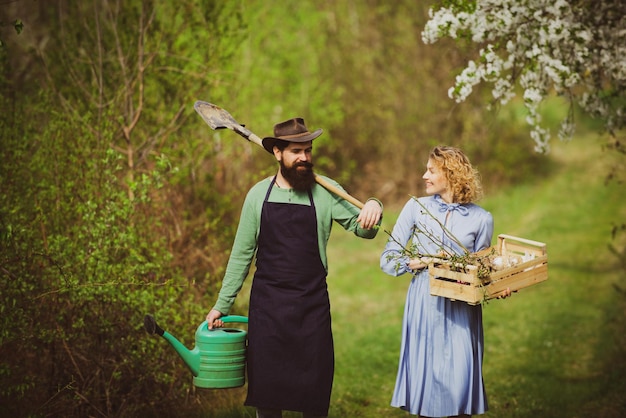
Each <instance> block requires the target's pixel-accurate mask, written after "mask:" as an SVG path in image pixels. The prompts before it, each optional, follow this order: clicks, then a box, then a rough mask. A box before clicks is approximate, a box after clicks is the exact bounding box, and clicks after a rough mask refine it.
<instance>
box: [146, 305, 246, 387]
mask: <svg viewBox="0 0 626 418" xmlns="http://www.w3.org/2000/svg"><path fill="white" fill-rule="evenodd" d="M220 319H221V320H222V321H224V322H241V323H246V324H247V323H248V318H247V317H245V316H239V315H228V316H223V317H221V318H220ZM143 326H144V328H145V329H146V331H147V332H148V334H158V335H160V336H161V337H163V338H165V339H166V340H167V341H168V342H169V343H170V344H171V345H172V347H174V349H175V350H176V352H177V353H178V355H180V357H181V358H182V359H183V360H184V361H185V363H186V364H187V366H188V367H189V369H190V370H191V373H193V376H194V377H193V384H194V386H197V387H199V388H209V389H224V388H236V387H239V386H243V385H244V383H245V380H246V378H245V369H246V336H247V334H248V333H247V332H246V331H245V330H242V329H238V328H214V329H212V330H210V329H209V327H208V324H207V321H204V322H203V323H201V324H200V326H199V327H198V329H197V330H196V346H195V347H194V348H193V350H188V349H187V348H186V347H185V346H184V345H183V344H182V343H181V342H180V341H178V340H177V339H176V338H175V337H174V336H173V335H171V334H170V333H168V332H167V331H164V330H163V329H162V328H161V327H159V326H158V325H157V323H156V320H155V319H154V317H153V316H152V315H146V316H145V317H144V320H143Z"/></svg>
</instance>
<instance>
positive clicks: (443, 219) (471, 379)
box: [380, 195, 493, 417]
mask: <svg viewBox="0 0 626 418" xmlns="http://www.w3.org/2000/svg"><path fill="white" fill-rule="evenodd" d="M418 200H419V202H421V203H422V204H423V205H424V207H422V206H420V204H419V203H417V201H415V199H413V198H412V199H410V200H409V201H408V202H407V203H406V205H405V206H404V208H403V209H402V212H401V213H400V215H399V216H398V220H397V221H396V224H395V226H394V228H393V231H392V233H391V237H393V239H392V238H391V237H390V238H389V240H388V242H387V244H386V246H385V250H384V251H383V253H382V255H381V258H380V267H381V269H382V270H383V271H384V272H385V273H387V274H389V275H391V276H400V275H402V274H404V273H409V274H412V275H413V278H412V279H411V283H410V285H409V289H408V293H407V297H406V304H405V308H404V318H403V321H402V344H401V349H400V360H399V365H398V374H397V378H396V386H395V389H394V393H393V398H392V401H391V406H394V407H398V408H401V409H404V410H406V411H409V412H410V413H411V414H416V415H421V416H426V417H443V416H450V415H459V414H470V415H475V414H482V413H484V412H486V411H487V396H486V393H485V388H484V384H483V378H482V360H483V342H484V341H483V324H482V307H481V305H475V306H472V305H469V304H467V303H465V302H461V301H452V300H450V299H447V298H444V297H439V296H431V294H430V286H429V283H428V269H424V270H422V271H420V272H418V273H416V274H414V273H413V272H411V271H410V270H409V268H408V261H409V257H408V256H406V255H402V254H401V250H402V248H401V246H400V243H402V245H404V247H405V248H408V245H407V244H406V243H407V242H409V241H412V243H413V245H414V246H416V248H418V250H419V252H420V253H421V254H438V253H439V252H440V251H441V248H442V243H443V246H444V248H446V249H448V250H449V251H450V250H451V251H454V252H455V253H457V254H461V253H462V252H463V250H462V248H461V247H460V246H458V244H456V243H455V242H453V240H452V239H450V238H449V237H448V236H446V234H445V233H444V229H443V228H442V227H441V225H445V228H446V229H447V230H448V231H450V232H451V233H452V235H453V236H454V237H456V238H457V239H458V240H459V241H460V242H461V243H462V244H463V246H464V247H465V248H466V249H468V250H469V251H470V252H476V251H479V250H481V249H484V248H487V247H489V246H490V245H491V238H492V235H493V217H492V216H491V214H490V213H489V212H487V211H486V210H484V209H483V208H481V207H480V206H477V205H475V204H472V203H470V204H458V203H453V204H446V203H445V202H444V201H443V200H442V199H441V197H440V196H439V195H434V196H428V197H421V198H419V199H418ZM424 208H426V209H427V210H428V212H429V213H430V214H428V213H427V212H426V211H425V210H424ZM433 218H436V219H437V220H438V221H439V222H440V223H441V224H439V223H438V222H437V221H435V220H434V219H433ZM413 231H417V232H416V233H415V234H414V233H413ZM419 231H423V232H424V231H425V232H427V233H426V234H424V233H423V232H421V233H420V232H419ZM428 236H430V237H435V241H436V242H434V241H433V240H432V239H430V238H428ZM396 241H397V242H396Z"/></svg>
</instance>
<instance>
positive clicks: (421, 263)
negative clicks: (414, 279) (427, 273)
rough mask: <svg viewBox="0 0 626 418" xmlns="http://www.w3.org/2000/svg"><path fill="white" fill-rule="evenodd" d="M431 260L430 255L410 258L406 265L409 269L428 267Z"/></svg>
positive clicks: (415, 269)
mask: <svg viewBox="0 0 626 418" xmlns="http://www.w3.org/2000/svg"><path fill="white" fill-rule="evenodd" d="M431 261H432V258H430V257H420V258H411V259H410V260H409V266H408V267H409V269H410V270H411V271H418V270H422V269H425V268H426V267H428V264H430V262H431Z"/></svg>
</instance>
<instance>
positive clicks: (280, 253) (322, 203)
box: [206, 118, 383, 418]
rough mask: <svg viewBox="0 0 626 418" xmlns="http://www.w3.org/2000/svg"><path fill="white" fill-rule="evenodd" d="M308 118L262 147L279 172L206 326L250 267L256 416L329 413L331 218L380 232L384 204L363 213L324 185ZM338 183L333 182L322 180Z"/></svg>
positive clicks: (251, 199) (251, 215) (250, 400)
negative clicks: (318, 180)
mask: <svg viewBox="0 0 626 418" xmlns="http://www.w3.org/2000/svg"><path fill="white" fill-rule="evenodd" d="M321 134H322V129H318V130H316V131H314V132H309V131H308V130H307V127H306V125H305V123H304V120H303V119H302V118H294V119H290V120H288V121H285V122H282V123H279V124H277V125H275V126H274V136H273V137H266V138H263V147H264V148H265V149H266V150H267V151H268V152H270V153H272V154H274V156H275V157H276V160H277V161H278V163H279V165H280V167H279V170H278V172H277V173H276V175H275V176H273V177H270V178H267V179H265V180H262V181H260V182H259V183H257V184H256V185H255V186H253V187H252V189H250V191H249V192H248V195H247V196H246V199H245V202H244V205H243V208H242V212H241V219H240V222H239V227H238V229H237V234H236V236H235V242H234V244H233V249H232V252H231V255H230V259H229V261H228V265H227V268H226V273H225V275H224V280H223V283H222V288H221V290H220V293H219V297H218V300H217V303H216V305H215V306H214V307H213V309H212V310H211V311H210V312H209V314H208V315H207V318H206V319H207V322H208V324H209V328H211V329H212V328H213V327H221V326H223V322H222V321H221V320H220V319H219V318H220V317H221V316H222V315H226V314H228V312H229V310H230V308H231V306H232V304H233V302H234V300H235V297H236V296H237V294H238V293H239V291H240V290H241V286H242V284H243V281H244V279H245V277H246V276H247V274H248V271H249V269H250V264H251V262H252V259H253V258H254V255H255V252H256V272H255V274H254V280H253V282H252V289H251V293H250V308H249V315H248V317H249V319H248V321H249V323H248V358H247V371H248V396H247V399H246V401H245V405H250V406H254V407H256V408H257V417H259V418H270V417H271V418H274V417H281V416H282V410H290V411H300V412H302V413H303V417H305V418H309V417H322V416H327V415H328V408H329V404H330V394H331V388H332V381H333V373H334V351H333V337H332V331H331V318H330V303H329V299H328V291H327V287H326V275H327V272H328V266H327V258H326V244H327V242H328V238H329V236H330V231H331V224H332V221H336V222H337V223H339V224H340V225H341V226H342V227H343V228H344V229H346V230H348V231H352V232H354V234H355V235H356V236H358V237H361V238H367V239H371V238H374V237H375V236H376V233H377V232H378V229H377V228H375V226H376V225H379V224H380V221H381V218H382V211H383V208H382V204H381V203H380V201H378V200H376V199H374V198H371V199H369V200H368V201H367V202H366V203H365V205H364V206H363V209H362V210H360V211H359V209H358V208H357V207H355V206H354V205H352V204H351V203H349V202H348V201H346V200H344V199H343V198H341V197H338V196H336V195H334V194H332V193H330V192H329V191H328V190H326V189H325V188H323V187H322V186H320V185H318V184H317V183H316V181H315V175H314V173H313V164H312V149H313V140H314V139H315V138H317V137H318V136H320V135H321ZM326 180H328V181H329V182H332V184H333V185H335V186H337V187H340V186H339V185H338V184H337V183H336V182H334V181H332V180H330V179H328V178H326Z"/></svg>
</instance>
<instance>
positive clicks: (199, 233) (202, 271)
mask: <svg viewBox="0 0 626 418" xmlns="http://www.w3.org/2000/svg"><path fill="white" fill-rule="evenodd" d="M52 6H54V7H55V8H58V10H59V13H58V14H55V15H51V14H48V13H45V12H43V13H41V14H40V15H39V18H40V19H41V21H40V23H41V25H32V26H31V25H29V27H33V28H37V29H38V30H41V28H46V29H47V30H48V31H47V32H44V35H43V36H42V38H44V39H47V38H49V37H52V38H53V39H55V41H56V42H53V43H51V44H52V45H54V47H49V48H46V47H45V45H46V43H45V42H34V45H33V49H32V50H36V51H37V52H38V56H39V58H40V59H41V60H42V61H43V62H44V63H45V64H46V65H45V66H33V67H31V68H35V70H34V71H31V72H28V73H27V75H30V76H33V75H43V76H44V77H43V78H39V79H37V78H34V79H33V80H31V82H29V83H23V82H22V80H21V79H20V77H18V74H19V72H17V71H15V70H14V69H15V68H17V67H19V66H20V65H21V63H22V62H25V61H28V60H29V59H31V57H30V55H29V54H24V55H22V56H19V54H17V53H15V52H13V51H12V52H13V53H12V54H11V55H6V54H4V51H3V55H2V58H3V61H2V66H1V68H2V71H3V73H2V75H1V76H0V82H1V88H2V95H1V98H2V99H1V100H2V102H1V105H2V106H1V108H2V112H1V113H0V135H1V136H2V138H3V144H2V149H1V155H0V158H1V159H2V161H3V164H2V165H1V166H0V187H1V190H0V191H1V196H0V248H2V251H1V253H0V275H1V276H2V277H3V280H2V281H1V283H2V284H1V285H0V295H1V296H0V297H1V300H0V303H1V305H0V306H1V309H2V314H3V315H2V332H1V333H0V356H1V358H2V361H1V362H0V386H1V387H2V389H1V394H0V397H1V398H2V399H3V402H2V405H1V406H0V414H1V415H18V414H28V415H64V416H86V415H100V416H112V415H114V416H123V415H128V416H150V415H152V416H157V415H159V414H160V411H161V410H162V409H163V408H166V409H170V410H173V409H178V410H181V411H185V408H190V405H191V404H192V403H196V402H198V401H197V400H196V399H195V398H192V399H189V402H187V403H185V402H181V399H185V398H186V397H188V393H187V388H188V385H186V384H183V383H182V382H185V383H187V382H189V380H190V373H189V372H188V371H187V370H186V369H185V368H184V365H182V364H179V360H178V359H177V356H176V355H175V353H172V352H170V349H169V348H168V347H167V346H166V345H165V344H163V343H162V342H161V341H158V339H156V338H150V337H148V336H147V334H146V333H145V331H143V329H142V327H141V323H142V318H143V315H144V314H145V313H148V312H151V313H154V314H155V316H157V318H161V319H163V322H165V323H166V324H167V326H168V328H170V327H171V328H173V329H180V330H181V332H183V330H187V329H194V328H195V326H197V323H198V321H200V320H201V318H203V315H204V312H205V310H206V309H208V307H207V306H206V305H205V304H199V303H198V301H199V298H200V297H205V296H206V295H208V296H210V297H214V293H215V289H214V287H213V286H212V284H213V283H214V282H215V279H214V278H213V274H215V275H217V274H219V268H217V267H215V265H219V264H220V263H221V262H222V260H223V259H224V258H225V252H226V246H225V244H224V243H223V242H222V240H224V241H229V242H230V241H231V240H232V235H229V229H228V228H221V227H220V225H219V221H220V220H221V219H228V217H224V216H222V215H223V214H224V213H225V212H229V211H232V208H231V207H230V205H231V200H230V197H229V195H228V194H227V193H219V191H213V190H212V189H211V188H208V190H209V191H211V193H206V192H205V191H204V190H202V191H201V192H196V191H195V189H194V187H189V186H187V185H185V186H180V187H178V188H176V187H174V186H175V185H176V184H180V183H181V182H187V180H186V176H193V175H194V174H195V175H198V172H199V171H200V170H198V168H197V163H195V165H194V162H193V161H190V160H189V159H187V160H182V159H181V155H183V156H184V155H185V154H186V153H188V152H190V150H192V149H193V148H194V147H196V148H201V147H202V144H201V140H199V139H196V138H195V137H194V136H193V130H190V129H189V128H186V127H185V126H184V125H183V122H184V121H185V120H186V119H187V115H188V114H193V110H192V107H191V106H189V103H190V101H192V98H193V97H194V95H195V94H196V93H197V91H198V89H199V88H201V87H200V85H201V83H200V82H199V80H204V79H205V78H206V77H207V74H208V73H209V72H210V65H211V62H213V61H216V60H219V59H220V57H222V56H226V55H227V53H228V50H227V49H226V48H224V49H220V50H219V51H215V50H205V49H204V48H200V45H203V42H204V41H205V40H206V39H205V38H206V35H208V34H209V33H210V32H208V31H209V30H210V29H211V28H212V27H213V28H215V27H217V26H219V29H220V31H222V32H218V31H217V29H216V30H215V32H216V33H220V34H222V35H224V36H223V37H219V39H222V41H220V42H216V45H217V44H219V43H222V44H223V43H224V42H225V41H228V42H236V40H237V38H236V37H234V36H228V35H227V33H229V32H230V31H234V30H235V29H236V26H237V22H236V14H235V15H231V14H228V15H229V16H231V17H232V16H234V18H233V19H223V20H220V18H219V15H220V13H222V12H224V8H227V6H224V7H221V8H220V7H215V6H216V4H214V3H212V2H203V3H202V5H201V6H197V4H196V2H189V3H188V4H187V5H186V6H187V7H189V8H190V9H189V14H190V16H193V18H194V19H197V20H200V21H201V22H197V21H196V23H197V24H203V25H204V26H205V27H207V32H206V33H205V37H198V36H197V34H196V33H195V32H194V28H192V27H190V26H188V23H189V22H188V21H187V22H185V21H183V20H176V19H177V16H179V15H178V14H177V13H174V11H173V10H169V11H168V10H164V9H163V8H157V7H155V5H154V4H151V3H150V2H128V3H125V5H124V7H121V8H118V7H117V6H119V4H118V5H115V4H114V2H106V1H105V2H99V3H98V2H95V3H93V4H91V5H86V4H80V5H76V7H74V6H72V7H68V8H65V7H64V6H65V3H64V2H62V1H58V2H54V4H50V3H46V5H42V7H41V8H40V9H39V10H40V11H41V9H43V10H44V11H47V10H50V9H47V8H48V7H52ZM179 6H180V5H179ZM194 7H205V9H201V10H199V12H200V13H197V14H194V13H192V10H193V8H194ZM203 11H204V12H205V13H203ZM46 19H47V20H46ZM203 19H206V20H204V22H202V20H203ZM209 20H210V22H211V24H209V23H208V21H209ZM216 22H219V25H217V24H216ZM44 23H45V24H44ZM212 24H213V26H212ZM165 27H167V28H169V29H171V31H162V29H163V28H165ZM135 28H137V30H135ZM37 29H34V30H37ZM52 29H55V30H52ZM28 35H29V36H27V37H26V38H20V41H22V42H23V43H24V44H26V45H27V44H28V43H29V42H33V38H35V39H36V37H37V36H36V35H37V33H29V34H28ZM185 39H186V40H189V41H190V42H191V45H185V47H184V48H183V49H177V45H178V44H177V42H178V43H181V42H182V41H183V40H185ZM48 45H50V44H48ZM193 48H195V49H196V50H197V51H198V52H199V53H203V55H200V56H196V57H193V56H191V55H190V54H188V53H187V52H188V51H190V50H191V49H193ZM15 50H17V48H15ZM25 50H28V48H25ZM204 54H206V55H204ZM210 80H212V81H213V82H216V83H217V79H216V78H210ZM32 81H35V82H34V83H33V82H32ZM43 92H46V93H43ZM185 137H187V138H186V139H185V140H183V139H182V138H185ZM183 144H184V145H185V146H182V145H183ZM202 148H203V149H202V151H201V153H198V154H197V156H207V154H208V155H210V153H211V152H214V150H211V149H210V148H209V149H208V150H207V149H206V147H202ZM181 162H182V164H181ZM209 168H211V167H210V166H209ZM194 170H195V171H194ZM213 175H214V170H213V169H210V170H206V169H205V167H202V170H201V173H200V177H201V180H202V181H206V180H209V181H210V180H211V176H213ZM220 218H221V219H220ZM198 226H200V228H198ZM196 228H197V229H196ZM217 229H219V230H220V231H221V232H223V234H220V236H219V237H218V238H213V237H212V235H211V234H214V231H215V230H217ZM205 253H208V254H209V256H206V255H205ZM209 278H210V279H211V280H207V279H209ZM164 326H165V324H164ZM192 327H193V328H192ZM190 334H191V332H190ZM187 342H189V340H187ZM146 371H149V372H146ZM4 400H7V402H4Z"/></svg>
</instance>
